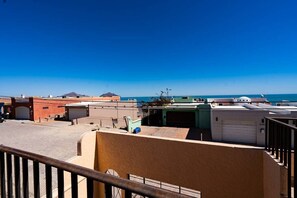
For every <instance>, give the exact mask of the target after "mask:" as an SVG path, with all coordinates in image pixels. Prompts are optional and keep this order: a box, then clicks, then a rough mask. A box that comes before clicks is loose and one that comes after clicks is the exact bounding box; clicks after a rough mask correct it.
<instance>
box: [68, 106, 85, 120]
mask: <svg viewBox="0 0 297 198" xmlns="http://www.w3.org/2000/svg"><path fill="white" fill-rule="evenodd" d="M68 113H69V120H73V119H77V118H83V117H87V116H88V114H87V109H86V108H69V109H68Z"/></svg>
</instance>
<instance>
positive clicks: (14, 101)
mask: <svg viewBox="0 0 297 198" xmlns="http://www.w3.org/2000/svg"><path fill="white" fill-rule="evenodd" d="M111 100H113V101H118V100H120V97H119V96H117V97H82V98H38V97H29V98H11V106H12V112H11V118H14V119H19V120H32V121H42V120H49V119H54V118H56V117H58V116H61V117H62V116H64V115H65V105H66V104H71V103H77V102H82V101H111Z"/></svg>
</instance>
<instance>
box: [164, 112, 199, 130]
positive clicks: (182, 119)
mask: <svg viewBox="0 0 297 198" xmlns="http://www.w3.org/2000/svg"><path fill="white" fill-rule="evenodd" d="M195 120H196V119H195V112H179V111H168V112H167V113H166V125H167V126H171V127H187V128H188V127H195V124H196V122H195Z"/></svg>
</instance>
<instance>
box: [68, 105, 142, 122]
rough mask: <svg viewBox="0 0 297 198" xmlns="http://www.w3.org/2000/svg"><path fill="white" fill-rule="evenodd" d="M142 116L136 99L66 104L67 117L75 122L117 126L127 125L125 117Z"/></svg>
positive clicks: (136, 117) (135, 117)
mask: <svg viewBox="0 0 297 198" xmlns="http://www.w3.org/2000/svg"><path fill="white" fill-rule="evenodd" d="M125 116H129V117H131V119H132V120H136V119H138V118H140V113H139V108H138V107H137V101H136V100H129V101H109V102H81V103H74V104H68V105H66V117H67V119H68V120H70V121H73V123H74V124H90V123H92V124H98V125H100V126H111V127H115V128H120V127H125V126H126V122H125V119H124V117H125Z"/></svg>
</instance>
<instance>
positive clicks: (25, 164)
mask: <svg viewBox="0 0 297 198" xmlns="http://www.w3.org/2000/svg"><path fill="white" fill-rule="evenodd" d="M22 165H23V197H24V198H29V179H28V160H27V159H25V158H23V159H22Z"/></svg>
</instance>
